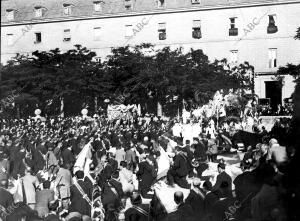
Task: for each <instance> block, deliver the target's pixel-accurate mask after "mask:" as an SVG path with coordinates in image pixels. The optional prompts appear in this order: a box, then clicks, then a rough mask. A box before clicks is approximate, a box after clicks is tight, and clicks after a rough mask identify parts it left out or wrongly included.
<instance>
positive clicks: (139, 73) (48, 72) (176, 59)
mask: <svg viewBox="0 0 300 221" xmlns="http://www.w3.org/2000/svg"><path fill="white" fill-rule="evenodd" d="M95 57H96V53H95V52H92V51H90V50H88V49H87V48H85V47H82V46H81V45H75V47H74V49H72V50H69V51H67V52H61V51H60V50H59V49H58V48H57V49H54V50H50V51H35V52H33V53H32V55H31V56H24V55H19V54H18V55H17V56H16V57H14V58H13V59H12V60H11V61H9V62H8V64H7V65H5V66H2V70H1V72H2V79H1V85H0V93H1V95H0V99H5V98H6V97H7V96H9V95H10V93H12V91H13V90H16V91H17V93H18V96H17V97H15V99H14V101H13V102H12V103H11V104H12V105H10V106H6V105H5V108H4V109H9V111H10V112H13V111H15V112H18V114H20V115H28V114H32V113H33V110H34V109H35V108H37V107H38V108H40V109H42V110H43V112H44V113H46V114H58V113H59V112H60V111H61V110H60V109H61V105H62V103H63V106H64V112H65V113H66V114H67V115H73V114H78V113H79V112H80V110H81V109H82V108H83V107H88V108H89V109H90V110H92V112H95V111H97V110H96V109H97V108H98V107H99V106H101V105H102V104H103V101H104V99H106V98H109V99H110V100H111V101H112V102H118V99H119V98H120V97H121V98H122V99H121V100H122V102H124V103H125V104H129V103H131V104H134V103H136V104H141V105H142V107H143V109H144V111H149V112H154V111H156V107H157V103H160V104H161V105H162V106H163V109H164V111H166V113H168V114H171V115H173V114H175V112H177V109H178V108H179V107H181V106H182V101H183V100H185V101H187V103H190V104H192V103H196V104H203V103H206V102H208V100H209V99H211V98H212V96H213V94H214V93H215V92H216V91H217V90H220V89H223V90H229V89H231V88H232V89H245V90H249V89H252V87H253V84H252V80H253V78H252V76H253V75H252V74H253V71H254V69H253V67H252V66H251V65H250V64H248V63H247V62H245V63H243V64H240V65H238V66H235V67H232V68H231V67H230V65H229V64H228V63H227V61H226V59H223V60H220V61H219V60H215V61H213V62H210V61H209V59H208V57H207V56H206V55H205V54H204V53H203V51H202V50H193V49H191V50H190V51H189V52H188V53H183V50H182V48H177V49H175V50H171V49H170V48H169V47H165V48H162V49H160V50H156V49H155V47H154V45H151V44H141V45H137V46H134V47H129V46H125V47H119V48H113V49H112V53H111V54H110V55H109V56H107V57H106V59H105V60H104V61H96V59H95ZM97 105H98V106H97ZM2 109H3V105H2ZM172 111H173V112H174V113H172Z"/></svg>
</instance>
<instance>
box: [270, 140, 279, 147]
mask: <svg viewBox="0 0 300 221" xmlns="http://www.w3.org/2000/svg"><path fill="white" fill-rule="evenodd" d="M273 145H278V141H277V140H276V139H275V138H272V139H271V140H270V141H269V146H270V147H272V146H273Z"/></svg>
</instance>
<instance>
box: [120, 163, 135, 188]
mask: <svg viewBox="0 0 300 221" xmlns="http://www.w3.org/2000/svg"><path fill="white" fill-rule="evenodd" d="M119 177H120V182H121V184H122V189H123V192H124V193H128V192H133V190H134V185H133V173H132V171H131V170H129V169H128V168H127V163H126V162H125V161H121V163H120V172H119Z"/></svg>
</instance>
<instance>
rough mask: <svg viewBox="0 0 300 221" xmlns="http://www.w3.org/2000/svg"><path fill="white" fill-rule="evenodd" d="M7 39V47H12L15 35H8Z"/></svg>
mask: <svg viewBox="0 0 300 221" xmlns="http://www.w3.org/2000/svg"><path fill="white" fill-rule="evenodd" d="M6 37H7V45H8V46H11V45H13V43H14V42H13V40H14V35H13V34H7V35H6Z"/></svg>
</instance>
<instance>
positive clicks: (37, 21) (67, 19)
mask: <svg viewBox="0 0 300 221" xmlns="http://www.w3.org/2000/svg"><path fill="white" fill-rule="evenodd" d="M287 4H300V1H299V0H298V1H295V0H294V1H292V0H291V1H277V2H274V1H270V2H252V3H240V4H238V5H237V4H235V5H214V6H202V7H201V8H199V7H188V8H187V7H185V8H174V9H164V10H161V9H156V10H151V11H139V12H134V11H133V12H131V13H115V14H111V13H110V14H101V15H99V14H95V15H93V16H68V17H65V16H64V17H56V18H43V19H31V20H23V21H17V22H14V21H10V22H1V27H8V26H19V25H26V24H43V23H57V22H70V21H82V20H94V19H107V18H120V17H135V16H149V15H150V16H151V15H159V14H173V13H184V12H197V11H210V10H226V9H235V8H249V7H264V6H273V5H287Z"/></svg>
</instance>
